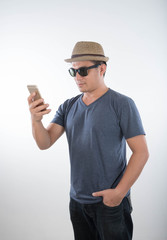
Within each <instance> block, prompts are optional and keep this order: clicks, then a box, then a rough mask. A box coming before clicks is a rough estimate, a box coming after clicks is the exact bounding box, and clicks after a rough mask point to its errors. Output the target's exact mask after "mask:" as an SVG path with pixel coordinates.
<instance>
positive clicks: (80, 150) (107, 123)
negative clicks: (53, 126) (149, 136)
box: [52, 89, 145, 203]
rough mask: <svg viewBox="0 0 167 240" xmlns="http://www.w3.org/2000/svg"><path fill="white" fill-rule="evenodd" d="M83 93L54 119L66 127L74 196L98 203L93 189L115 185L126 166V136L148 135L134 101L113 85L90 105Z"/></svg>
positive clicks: (64, 104) (71, 193) (60, 108)
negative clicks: (112, 88) (84, 98)
mask: <svg viewBox="0 0 167 240" xmlns="http://www.w3.org/2000/svg"><path fill="white" fill-rule="evenodd" d="M82 97H83V94H82V95H81V96H80V97H79V98H78V99H77V100H76V101H75V102H74V103H73V105H72V106H71V108H70V110H69V112H68V115H67V119H66V123H65V112H66V111H67V109H68V106H69V104H70V103H71V101H72V100H73V98H72V99H68V100H66V101H65V102H64V103H63V104H62V105H60V107H59V109H58V111H57V112H56V115H55V117H54V119H53V120H52V123H57V124H59V125H61V126H64V127H65V131H66V135H67V140H68V144H69V154H70V162H71V190H70V196H71V198H73V199H74V200H76V201H78V202H80V203H95V202H98V201H101V197H93V196H92V193H93V192H97V191H101V190H105V189H109V188H115V187H116V186H117V184H118V183H119V181H120V179H121V178H122V176H123V173H124V171H125V168H126V164H127V160H126V140H125V139H128V138H132V137H134V136H137V135H145V132H144V129H143V126H142V122H141V118H140V115H139V112H138V110H137V108H136V105H135V103H134V101H133V100H132V99H131V98H129V97H127V96H125V95H122V94H120V93H118V92H116V91H113V90H111V89H109V90H108V91H107V92H106V93H105V94H104V95H103V96H101V97H100V98H98V99H97V100H96V101H94V102H93V103H91V104H90V105H88V106H87V105H86V104H85V103H84V102H83V101H82Z"/></svg>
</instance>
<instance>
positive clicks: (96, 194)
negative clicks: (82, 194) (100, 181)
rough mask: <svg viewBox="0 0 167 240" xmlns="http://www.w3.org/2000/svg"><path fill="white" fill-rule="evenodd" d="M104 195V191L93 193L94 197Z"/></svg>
mask: <svg viewBox="0 0 167 240" xmlns="http://www.w3.org/2000/svg"><path fill="white" fill-rule="evenodd" d="M103 195H104V191H100V192H94V193H92V196H93V197H102V196H103Z"/></svg>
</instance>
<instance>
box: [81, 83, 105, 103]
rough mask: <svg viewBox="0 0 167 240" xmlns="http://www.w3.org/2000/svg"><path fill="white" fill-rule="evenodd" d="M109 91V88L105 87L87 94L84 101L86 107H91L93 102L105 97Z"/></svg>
mask: <svg viewBox="0 0 167 240" xmlns="http://www.w3.org/2000/svg"><path fill="white" fill-rule="evenodd" d="M107 91H108V87H107V86H105V85H104V87H101V88H98V89H95V90H93V91H90V92H85V93H84V95H83V98H82V100H83V102H84V103H85V104H86V105H89V104H91V103H92V102H94V101H96V100H97V99H98V98H100V97H101V96H103V95H104V94H105V93H106V92H107Z"/></svg>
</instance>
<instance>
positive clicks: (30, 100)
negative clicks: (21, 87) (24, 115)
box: [27, 92, 36, 105]
mask: <svg viewBox="0 0 167 240" xmlns="http://www.w3.org/2000/svg"><path fill="white" fill-rule="evenodd" d="M35 95H36V92H33V93H31V94H30V96H29V97H28V98H27V100H28V104H29V105H30V104H31V103H32V102H33V98H34V97H35Z"/></svg>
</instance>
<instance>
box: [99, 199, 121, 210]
mask: <svg viewBox="0 0 167 240" xmlns="http://www.w3.org/2000/svg"><path fill="white" fill-rule="evenodd" d="M102 205H103V207H104V208H108V209H113V210H117V209H119V208H120V207H121V203H120V204H119V205H118V206H114V207H112V206H108V205H106V204H105V203H104V202H103V201H102Z"/></svg>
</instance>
